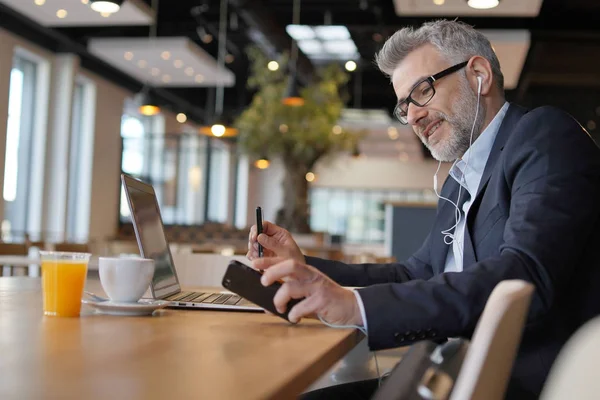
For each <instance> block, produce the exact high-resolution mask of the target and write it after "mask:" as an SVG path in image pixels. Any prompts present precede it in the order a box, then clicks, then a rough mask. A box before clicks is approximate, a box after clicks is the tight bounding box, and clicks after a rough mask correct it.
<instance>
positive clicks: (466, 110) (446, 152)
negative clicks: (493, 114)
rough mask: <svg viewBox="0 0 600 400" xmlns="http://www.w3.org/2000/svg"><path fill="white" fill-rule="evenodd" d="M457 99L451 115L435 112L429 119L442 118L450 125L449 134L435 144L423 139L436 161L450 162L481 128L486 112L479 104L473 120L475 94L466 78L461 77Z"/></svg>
mask: <svg viewBox="0 0 600 400" xmlns="http://www.w3.org/2000/svg"><path fill="white" fill-rule="evenodd" d="M461 81H462V84H461V86H460V90H459V93H458V95H457V99H459V101H457V102H455V103H454V106H453V108H452V116H448V115H446V114H444V113H437V115H436V116H435V117H434V118H433V119H431V120H432V121H433V120H435V119H438V118H443V119H444V120H446V122H447V123H448V124H449V125H450V129H451V131H450V136H449V137H448V138H447V139H445V140H444V141H440V142H438V143H437V144H436V145H435V146H429V145H428V144H427V143H425V142H424V141H423V139H421V141H423V143H424V144H425V146H426V147H427V148H428V149H429V151H431V155H432V156H433V158H435V159H436V160H438V161H443V162H451V161H454V160H456V159H458V158H460V157H462V156H463V154H465V152H466V151H467V150H468V148H469V146H471V144H472V142H475V140H477V138H478V137H479V135H481V131H482V128H483V121H484V118H485V114H486V106H485V104H482V103H480V104H479V107H480V109H479V114H478V115H477V121H475V114H476V112H477V94H476V93H473V92H472V91H471V89H470V87H469V85H468V83H467V80H466V78H464V79H461ZM474 121H475V129H473V139H472V140H471V129H472V128H473V122H474Z"/></svg>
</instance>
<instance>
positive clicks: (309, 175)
mask: <svg viewBox="0 0 600 400" xmlns="http://www.w3.org/2000/svg"><path fill="white" fill-rule="evenodd" d="M304 177H305V178H306V181H307V182H313V181H314V180H315V174H314V173H313V172H307V173H306V175H305V176H304Z"/></svg>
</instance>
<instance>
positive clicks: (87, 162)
mask: <svg viewBox="0 0 600 400" xmlns="http://www.w3.org/2000/svg"><path fill="white" fill-rule="evenodd" d="M95 90H96V88H95V86H94V84H93V83H91V82H89V81H87V80H85V79H83V78H77V80H76V84H75V88H74V90H73V106H72V109H73V110H72V113H71V120H72V122H71V143H70V150H69V157H70V160H69V186H68V200H67V201H68V210H69V212H68V213H67V240H69V241H73V242H85V241H87V240H88V234H89V214H90V196H91V175H92V156H93V139H94V111H95V108H96V101H95V99H96V93H95Z"/></svg>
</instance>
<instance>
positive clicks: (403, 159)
mask: <svg viewBox="0 0 600 400" xmlns="http://www.w3.org/2000/svg"><path fill="white" fill-rule="evenodd" d="M398 158H399V159H400V161H401V162H408V160H409V159H410V157H409V156H408V153H406V152H402V153H400V155H399V156H398Z"/></svg>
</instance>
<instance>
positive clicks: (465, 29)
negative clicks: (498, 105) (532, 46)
mask: <svg viewBox="0 0 600 400" xmlns="http://www.w3.org/2000/svg"><path fill="white" fill-rule="evenodd" d="M428 43H431V44H432V45H434V46H435V47H436V48H437V49H438V50H439V51H440V53H441V54H442V56H444V58H446V59H447V60H448V61H449V62H450V63H452V64H458V63H460V62H463V61H466V60H468V59H469V58H471V57H473V56H482V57H484V58H485V59H487V60H488V61H489V63H490V64H491V66H492V74H493V75H494V79H495V81H496V83H497V85H498V88H499V89H500V90H501V91H502V92H503V91H504V75H502V71H501V70H500V62H499V61H498V57H496V53H494V50H493V49H492V45H491V44H490V41H489V40H488V39H487V38H486V37H485V36H484V35H483V34H482V33H481V32H478V31H476V30H475V29H474V28H473V27H472V26H470V25H467V24H465V23H463V22H459V21H448V20H438V21H433V22H427V23H425V24H423V25H422V26H421V27H420V28H418V29H414V28H412V27H406V28H402V29H400V30H399V31H397V32H396V33H394V34H393V35H392V36H391V37H390V38H389V39H388V40H387V41H386V42H385V44H384V45H383V47H382V48H381V50H380V51H379V52H378V53H377V54H376V55H375V62H376V63H377V66H378V67H379V69H380V70H381V72H383V73H384V74H386V75H388V76H391V75H392V73H393V72H394V70H395V69H396V68H397V67H398V64H400V62H401V61H402V60H403V59H404V58H405V57H406V56H407V55H408V54H409V53H410V52H412V51H413V50H416V49H417V48H419V47H421V46H423V45H425V44H428Z"/></svg>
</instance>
